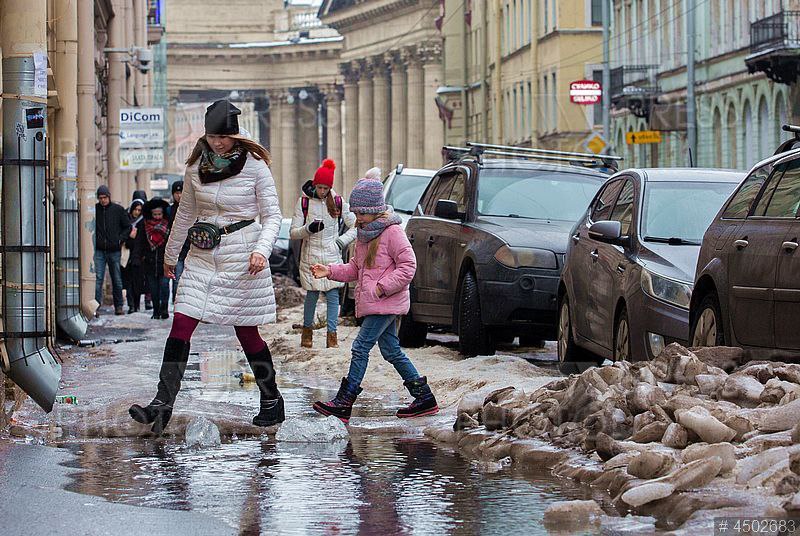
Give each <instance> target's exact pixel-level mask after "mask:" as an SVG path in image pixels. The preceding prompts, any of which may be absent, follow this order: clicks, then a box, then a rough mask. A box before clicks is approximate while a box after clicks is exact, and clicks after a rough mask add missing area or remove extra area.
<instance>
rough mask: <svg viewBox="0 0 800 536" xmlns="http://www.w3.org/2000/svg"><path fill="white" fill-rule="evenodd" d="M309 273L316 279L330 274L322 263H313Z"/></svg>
mask: <svg viewBox="0 0 800 536" xmlns="http://www.w3.org/2000/svg"><path fill="white" fill-rule="evenodd" d="M311 273H312V274H314V277H315V278H317V279H322V278H324V277H329V276H330V275H331V271H330V269H329V268H328V267H327V266H325V265H324V264H315V265H314V266H312V267H311Z"/></svg>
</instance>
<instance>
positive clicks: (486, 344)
mask: <svg viewBox="0 0 800 536" xmlns="http://www.w3.org/2000/svg"><path fill="white" fill-rule="evenodd" d="M458 296H459V302H460V303H459V304H458V315H457V318H458V351H459V352H461V353H462V354H463V355H465V356H467V357H473V356H477V355H494V352H495V349H494V343H493V342H492V334H491V333H490V332H489V329H488V328H487V327H486V326H484V325H483V321H482V320H481V303H480V295H479V294H478V281H477V280H476V279H475V275H474V274H473V273H472V272H467V273H465V274H464V276H463V277H462V278H461V284H460V285H459V292H458Z"/></svg>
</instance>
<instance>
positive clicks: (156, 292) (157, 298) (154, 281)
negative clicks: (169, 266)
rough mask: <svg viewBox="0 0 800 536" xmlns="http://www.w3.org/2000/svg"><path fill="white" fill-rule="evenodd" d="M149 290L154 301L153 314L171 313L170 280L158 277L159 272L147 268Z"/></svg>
mask: <svg viewBox="0 0 800 536" xmlns="http://www.w3.org/2000/svg"><path fill="white" fill-rule="evenodd" d="M146 270H147V274H146V277H147V288H149V289H150V296H151V298H152V299H153V314H164V313H168V312H169V278H167V277H164V276H163V275H158V273H157V270H154V269H153V268H152V267H147V268H146Z"/></svg>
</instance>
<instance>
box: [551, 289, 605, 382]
mask: <svg viewBox="0 0 800 536" xmlns="http://www.w3.org/2000/svg"><path fill="white" fill-rule="evenodd" d="M557 330H558V334H557V339H556V340H557V344H556V346H557V349H558V370H559V371H560V372H561V373H562V374H580V373H581V372H583V371H585V370H587V369H589V368H591V367H594V366H596V365H599V364H600V363H602V360H601V359H599V358H598V357H597V356H595V355H594V354H592V353H591V352H589V351H588V350H585V349H583V348H581V347H580V346H578V345H577V343H576V342H575V339H574V338H573V337H572V311H571V310H570V304H569V298H568V297H567V295H566V294H565V295H564V296H563V297H562V298H561V303H560V304H559V306H558V326H557Z"/></svg>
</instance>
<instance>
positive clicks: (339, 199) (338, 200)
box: [333, 195, 344, 229]
mask: <svg viewBox="0 0 800 536" xmlns="http://www.w3.org/2000/svg"><path fill="white" fill-rule="evenodd" d="M333 201H334V203H336V210H338V211H339V229H341V228H342V219H343V218H344V214H342V205H343V203H342V196H341V195H337V196H335V197H334V198H333Z"/></svg>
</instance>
